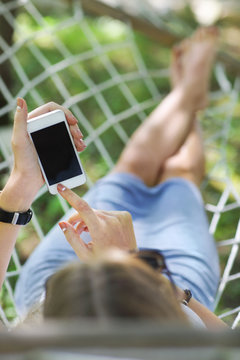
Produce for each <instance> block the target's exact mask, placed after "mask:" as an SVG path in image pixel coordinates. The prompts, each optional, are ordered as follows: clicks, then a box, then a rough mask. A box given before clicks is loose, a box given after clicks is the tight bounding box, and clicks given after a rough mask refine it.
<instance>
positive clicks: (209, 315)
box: [178, 288, 228, 330]
mask: <svg viewBox="0 0 240 360" xmlns="http://www.w3.org/2000/svg"><path fill="white" fill-rule="evenodd" d="M178 296H179V299H184V298H185V294H184V292H183V290H181V289H179V288H178ZM188 307H189V308H190V309H191V310H192V311H194V312H195V314H197V315H198V316H199V317H200V319H201V320H202V321H203V322H204V324H205V325H206V327H207V329H209V330H216V329H219V330H221V329H223V330H224V329H227V328H228V326H227V324H225V323H224V322H223V321H222V320H221V319H219V318H218V317H217V316H216V315H215V314H214V313H213V312H212V311H210V310H209V309H208V308H206V307H205V306H204V305H202V304H201V303H200V302H199V301H197V300H196V299H194V298H191V300H190V301H189V304H188Z"/></svg>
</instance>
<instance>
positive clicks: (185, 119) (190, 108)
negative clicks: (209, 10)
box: [113, 28, 217, 186]
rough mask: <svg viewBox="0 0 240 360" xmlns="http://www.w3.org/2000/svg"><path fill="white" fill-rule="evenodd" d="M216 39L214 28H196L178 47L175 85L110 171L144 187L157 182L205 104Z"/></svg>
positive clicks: (133, 137)
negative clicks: (127, 175) (132, 178)
mask: <svg viewBox="0 0 240 360" xmlns="http://www.w3.org/2000/svg"><path fill="white" fill-rule="evenodd" d="M216 38H217V33H216V31H215V30H214V29H212V28H211V29H199V30H198V31H197V32H196V33H195V34H194V35H193V37H192V38H190V39H189V40H187V41H184V42H183V43H182V44H180V46H179V49H180V51H181V53H182V55H181V62H180V63H179V64H178V65H179V72H178V74H177V76H178V77H179V80H176V86H175V87H174V89H173V90H172V92H171V93H170V94H169V95H168V96H167V97H166V98H165V100H164V101H163V102H162V103H161V104H160V105H159V106H158V107H157V108H156V109H155V110H154V111H153V112H152V114H151V115H150V116H149V117H148V118H147V119H146V121H145V122H144V123H143V124H142V125H141V126H140V127H139V128H138V129H137V130H136V131H135V133H134V134H133V136H132V138H131V140H130V141H129V143H128V145H127V146H126V148H125V150H124V151H123V153H122V155H121V157H120V159H119V161H118V163H117V165H116V167H115V168H114V170H113V171H114V172H129V173H132V174H134V175H136V176H138V177H140V178H141V179H142V180H143V181H144V182H145V184H146V185H148V186H154V185H155V184H157V183H158V182H159V181H160V179H159V174H160V171H161V169H162V167H163V166H164V164H165V162H166V160H167V159H168V158H169V157H171V156H173V155H174V154H176V153H177V151H178V150H179V148H180V147H181V146H182V145H183V143H184V142H185V140H186V138H187V136H188V135H189V133H190V132H191V131H192V128H193V124H194V122H195V120H194V119H195V113H196V111H198V110H199V109H202V108H203V107H204V106H205V104H206V94H207V89H208V82H209V75H210V70H211V65H212V61H213V58H214V54H215V44H216ZM177 51H179V50H177Z"/></svg>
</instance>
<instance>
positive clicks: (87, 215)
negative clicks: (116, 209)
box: [57, 184, 98, 229]
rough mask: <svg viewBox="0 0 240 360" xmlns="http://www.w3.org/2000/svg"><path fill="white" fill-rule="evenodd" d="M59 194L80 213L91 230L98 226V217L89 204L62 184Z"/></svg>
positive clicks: (59, 187) (59, 185) (58, 187)
mask: <svg viewBox="0 0 240 360" xmlns="http://www.w3.org/2000/svg"><path fill="white" fill-rule="evenodd" d="M57 189H58V192H59V194H60V195H61V196H62V197H63V198H64V199H65V200H67V202H68V203H69V204H70V205H71V206H72V207H73V208H74V209H75V210H76V211H77V212H78V213H79V215H80V217H81V218H82V219H83V221H84V222H85V224H86V225H87V226H88V228H89V229H91V228H92V226H94V227H96V225H98V217H97V215H96V214H95V212H94V210H93V209H92V208H91V206H89V205H88V203H87V202H86V201H85V200H83V199H82V198H80V197H79V196H78V195H77V194H75V193H74V192H73V191H72V190H70V189H68V188H67V187H66V186H63V185H62V184H58V186H57Z"/></svg>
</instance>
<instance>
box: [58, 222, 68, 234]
mask: <svg viewBox="0 0 240 360" xmlns="http://www.w3.org/2000/svg"><path fill="white" fill-rule="evenodd" d="M58 225H59V226H60V228H61V229H62V231H63V232H65V231H66V230H67V225H66V223H65V222H60V223H58Z"/></svg>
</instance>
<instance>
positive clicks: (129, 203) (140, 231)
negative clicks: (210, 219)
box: [0, 29, 224, 327]
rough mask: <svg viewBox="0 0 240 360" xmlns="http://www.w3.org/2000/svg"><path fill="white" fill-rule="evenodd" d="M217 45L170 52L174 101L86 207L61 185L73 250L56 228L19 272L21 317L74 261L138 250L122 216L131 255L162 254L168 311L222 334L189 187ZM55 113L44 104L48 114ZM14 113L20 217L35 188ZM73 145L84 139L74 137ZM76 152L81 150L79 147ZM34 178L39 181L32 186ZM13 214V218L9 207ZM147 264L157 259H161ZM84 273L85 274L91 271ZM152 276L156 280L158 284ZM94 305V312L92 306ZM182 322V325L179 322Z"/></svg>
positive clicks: (202, 226) (211, 257)
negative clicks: (112, 250)
mask: <svg viewBox="0 0 240 360" xmlns="http://www.w3.org/2000/svg"><path fill="white" fill-rule="evenodd" d="M216 39H217V32H216V30H215V29H200V30H198V31H197V32H196V34H195V35H194V36H193V37H192V38H191V39H189V40H186V41H184V42H183V43H182V44H180V45H179V47H178V48H176V49H175V50H174V53H173V65H172V81H173V90H172V92H171V93H170V94H169V95H168V96H167V97H166V99H165V100H164V101H163V102H162V103H161V104H160V105H159V106H158V107H157V109H156V110H155V111H154V112H153V113H152V114H151V115H150V116H149V118H148V119H146V121H145V122H144V123H143V124H142V125H141V126H140V127H139V129H137V131H136V132H135V133H134V135H133V137H132V139H131V141H130V142H129V144H128V145H127V146H126V148H125V150H124V151H123V153H122V155H121V157H120V159H119V161H118V163H117V165H116V167H115V168H114V169H113V172H112V173H111V174H109V175H108V176H107V177H105V178H104V179H102V180H100V181H99V182H98V183H97V184H96V185H95V186H94V187H93V189H92V190H90V191H89V193H88V194H87V195H86V197H85V200H87V202H86V201H84V200H83V199H80V198H79V197H77V196H76V195H75V194H74V193H73V192H71V191H70V190H68V189H66V188H64V187H62V186H61V185H59V187H58V190H59V193H60V194H61V195H62V196H63V197H64V198H65V199H66V200H67V201H68V202H69V203H70V204H71V205H72V207H73V208H75V209H76V210H77V214H74V215H72V216H71V217H70V219H69V220H68V221H62V222H61V223H60V224H59V225H60V227H61V229H62V230H63V232H64V234H65V236H66V238H67V240H68V242H69V244H70V245H71V246H72V247H70V246H68V244H67V243H66V241H65V239H64V237H63V236H61V235H60V233H59V230H58V229H57V228H54V229H53V230H52V231H51V232H50V234H49V235H48V237H47V238H46V239H45V241H43V242H42V243H41V244H40V246H39V247H38V249H36V251H35V252H34V254H33V255H32V256H31V257H30V259H29V260H28V262H27V264H26V265H25V266H24V268H23V271H22V274H21V276H20V279H19V282H18V284H17V289H16V300H17V304H18V306H19V309H20V311H21V312H25V311H28V310H29V308H30V307H31V306H32V305H33V304H34V303H36V302H37V301H39V299H40V298H41V297H42V296H44V285H45V282H46V280H47V279H48V278H49V277H50V276H51V275H52V274H53V273H55V272H56V271H57V269H58V268H59V267H61V266H62V265H63V264H64V263H67V262H69V261H72V260H73V259H74V258H76V255H75V253H76V254H77V256H78V257H79V258H80V259H81V260H86V259H87V260H88V259H89V258H91V257H92V256H93V254H97V256H99V253H100V252H102V251H104V250H106V249H108V248H109V247H112V246H114V247H117V248H121V249H123V250H125V251H126V250H134V249H136V242H135V237H134V233H133V229H132V223H131V219H130V217H129V215H128V214H126V212H122V211H126V210H127V211H129V212H130V213H131V215H132V217H133V224H134V230H135V234H136V239H137V246H138V248H141V247H144V248H147V249H158V250H159V249H161V250H162V253H163V255H164V256H165V258H166V263H167V265H168V267H169V269H170V271H171V273H172V278H173V280H174V282H175V283H176V284H177V285H178V286H179V289H178V290H177V292H178V294H177V295H176V294H174V295H173V293H171V292H170V293H169V294H171V295H169V296H171V299H172V301H173V304H174V300H173V299H174V296H175V305H176V302H177V298H178V299H179V300H183V301H184V302H185V304H188V303H189V308H191V307H192V310H193V314H192V315H191V316H193V315H194V313H196V314H198V315H199V316H200V320H199V319H198V320H199V321H201V319H202V320H203V322H204V323H205V325H206V326H207V327H212V326H218V327H221V326H224V325H223V323H222V322H221V321H220V320H219V319H218V318H216V317H215V315H214V314H212V313H211V312H210V311H209V310H208V309H207V308H209V309H212V307H213V301H214V296H215V292H216V290H217V285H218V280H219V268H218V257H217V253H216V248H215V245H214V242H213V239H212V238H211V236H210V235H209V233H208V224H207V220H206V215H205V212H204V207H203V203H202V200H201V196H200V193H199V191H198V189H197V187H196V185H199V184H200V182H201V180H202V177H203V175H204V155H203V147H202V141H201V136H200V133H199V129H198V124H197V122H196V112H197V111H198V110H200V109H202V108H203V107H204V106H205V105H206V99H207V90H208V81H209V75H210V70H211V65H212V61H213V58H214V53H215V46H216ZM56 107H57V106H56V105H53V104H51V109H53V108H56ZM46 109H47V107H46V106H45V107H43V108H40V109H37V110H36V111H35V112H34V113H33V114H32V113H31V114H30V116H35V115H38V114H40V113H42V112H45V111H46ZM65 111H66V110H65ZM18 112H20V114H18V118H21V119H22V120H21V121H20V122H21V126H22V127H21V128H19V129H17V130H16V133H18V134H17V135H18V137H17V135H16V138H17V139H19V135H20V132H21V133H22V135H23V136H24V139H25V140H24V141H25V143H24V146H23V147H24V150H23V149H22V154H21V156H22V159H23V158H24V156H28V157H29V156H30V157H31V158H30V159H29V166H27V167H26V165H23V164H22V163H21V160H19V163H20V164H21V166H22V167H23V170H22V171H20V175H19V174H18V176H15V177H16V178H19V177H20V178H21V176H22V175H23V173H26V174H27V175H26V181H27V183H28V186H29V184H31V185H30V186H29V187H30V189H28V191H26V193H23V195H24V199H25V200H24V201H25V202H24V205H23V204H22V203H20V205H19V206H20V207H21V209H23V210H26V208H27V207H28V206H29V205H30V202H31V201H32V200H33V196H34V195H35V194H36V191H37V190H38V189H39V187H40V185H41V184H42V179H41V175H40V171H39V169H38V167H37V162H36V158H33V155H29V154H28V151H26V149H27V147H29V146H30V143H29V139H27V135H26V118H27V112H26V105H25V103H24V102H22V106H20V109H18ZM68 115H69V113H68ZM69 116H70V115H69ZM70 117H71V116H70ZM77 137H78V138H81V136H80V135H79V133H78V135H77ZM18 141H19V140H18ZM75 141H76V138H75ZM19 142H20V143H21V144H22V142H21V141H19ZM78 145H79V150H81V149H82V147H81V146H82V144H78ZM21 146H22V145H19V148H18V150H20V148H21ZM15 149H16V147H15ZM29 150H30V148H29ZM31 151H32V150H31ZM16 159H17V156H16ZM16 163H17V161H16ZM21 166H20V168H21ZM30 174H31V176H32V178H31V179H30V178H29V177H30ZM36 177H37V178H38V181H35V184H34V181H33V179H35V178H36ZM11 182H12V181H10V184H11ZM23 183H24V181H23ZM21 186H22V183H21ZM6 188H7V190H6V189H4V191H3V193H2V195H1V198H0V206H1V207H4V206H3V205H5V206H7V200H6V198H9V196H10V199H11V196H12V195H10V191H8V189H9V185H8V186H7V187H6ZM13 188H14V189H11V186H10V189H11V190H13V191H14V195H15V197H16V196H17V192H18V191H19V185H18V182H17V181H16V183H15V182H13ZM15 190H16V191H15ZM29 193H30V194H29ZM6 194H7V195H6ZM20 198H22V196H21V197H20ZM2 199H3V200H2ZM4 201H5V202H4ZM88 204H90V205H88ZM92 206H93V207H94V208H95V210H93V209H92ZM96 209H104V211H103V210H96ZM5 210H6V208H5ZM10 210H16V209H15V208H14V207H13V206H12V207H11V209H10ZM116 211H117V212H116ZM119 211H120V212H119ZM71 214H73V212H72V211H71ZM68 215H69V214H68ZM5 226H6V225H5ZM10 226H11V225H10ZM0 231H1V230H0ZM8 231H9V232H11V231H12V233H11V237H12V239H13V238H14V236H16V230H12V228H11V229H6V230H5V234H7V232H8ZM88 233H89V234H90V236H89V234H88ZM13 241H14V240H13ZM73 249H74V251H75V253H74V251H73ZM140 253H141V252H140ZM154 254H155V255H154V256H158V255H159V251H155V252H154ZM157 254H158V255H157ZM95 256H96V255H95ZM140 256H141V255H140ZM138 261H139V260H138ZM140 264H142V263H141V262H140ZM113 265H114V264H113ZM78 266H80V265H78ZM84 266H85V267H86V266H89V267H90V268H91V267H93V263H91V265H90V264H89V265H84ZM142 266H143V265H142ZM140 267H141V266H140ZM144 269H146V267H145V265H144ZM63 271H64V270H63ZM147 271H150V270H149V269H148V270H147ZM73 272H74V269H73ZM70 273H72V272H71V271H70ZM152 275H153V274H152ZM55 276H58V275H54V276H53V278H52V279H50V280H49V281H50V283H49V284H52V286H54V278H55ZM158 276H159V277H160V279H163V277H161V275H158ZM168 285H169V284H168ZM168 288H169V286H168ZM180 288H181V289H188V288H191V290H192V293H193V297H195V298H196V299H197V300H199V301H200V303H201V304H200V303H199V302H198V301H197V300H196V299H191V300H190V297H191V295H190V292H189V291H188V290H186V291H184V290H181V289H180ZM47 289H48V290H47V297H46V304H49V303H50V305H49V307H50V309H51V308H53V307H52V305H51V301H53V300H54V299H55V297H54V296H50V299H52V300H51V301H50V302H49V301H48V300H49V292H50V291H51V286H50V285H49V286H47ZM53 294H54V292H53ZM202 304H203V305H205V306H206V307H207V308H206V307H204V306H203V305H202ZM66 305H67V303H66ZM95 305H96V306H98V302H96V304H95ZM175 305H174V306H175ZM46 309H47V308H46ZM177 312H178V313H179V308H178V310H177ZM190 312H191V310H190ZM45 313H46V314H50V315H51V311H50V313H48V311H47V310H45ZM191 313H192V312H191ZM180 314H181V316H182V317H184V315H183V313H181V312H180ZM59 316H60V314H59Z"/></svg>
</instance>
